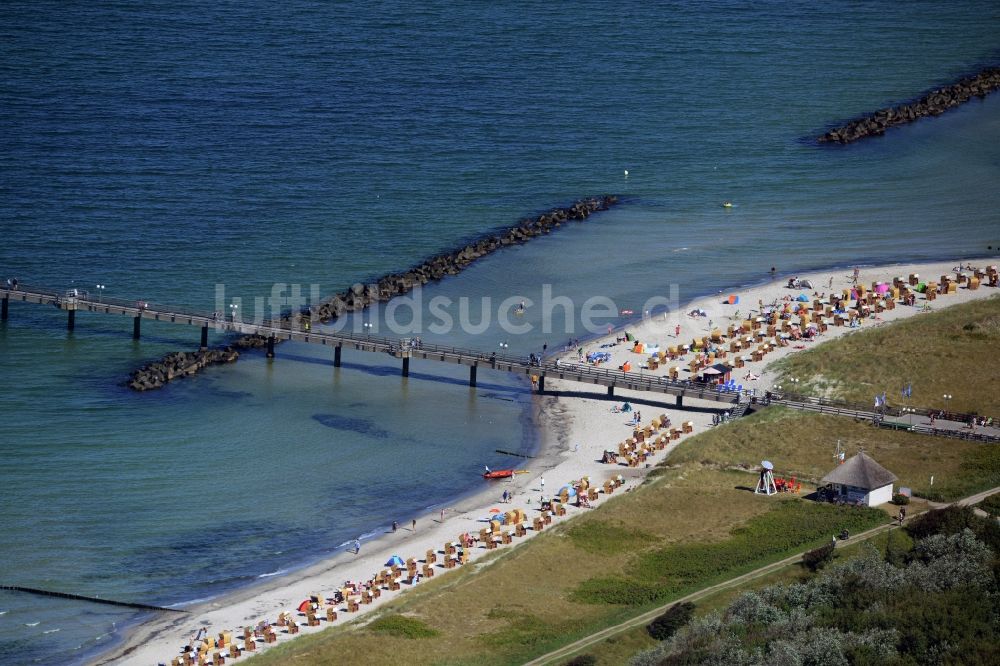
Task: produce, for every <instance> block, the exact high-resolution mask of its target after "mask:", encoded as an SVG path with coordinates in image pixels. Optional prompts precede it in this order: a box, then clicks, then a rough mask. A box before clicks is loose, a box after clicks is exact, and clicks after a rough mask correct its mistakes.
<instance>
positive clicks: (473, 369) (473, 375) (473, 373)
mask: <svg viewBox="0 0 1000 666" xmlns="http://www.w3.org/2000/svg"><path fill="white" fill-rule="evenodd" d="M475 385H476V366H475V365H470V366H469V386H475Z"/></svg>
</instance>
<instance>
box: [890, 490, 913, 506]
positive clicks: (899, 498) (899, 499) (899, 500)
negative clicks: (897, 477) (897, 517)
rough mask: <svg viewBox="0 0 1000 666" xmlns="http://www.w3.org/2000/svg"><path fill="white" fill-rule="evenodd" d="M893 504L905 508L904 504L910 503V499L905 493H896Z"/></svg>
mask: <svg viewBox="0 0 1000 666" xmlns="http://www.w3.org/2000/svg"><path fill="white" fill-rule="evenodd" d="M892 503H893V504H897V505H899V506H903V505H904V504H909V503H910V498H909V497H907V496H906V495H904V494H903V493H895V494H894V495H893V496H892Z"/></svg>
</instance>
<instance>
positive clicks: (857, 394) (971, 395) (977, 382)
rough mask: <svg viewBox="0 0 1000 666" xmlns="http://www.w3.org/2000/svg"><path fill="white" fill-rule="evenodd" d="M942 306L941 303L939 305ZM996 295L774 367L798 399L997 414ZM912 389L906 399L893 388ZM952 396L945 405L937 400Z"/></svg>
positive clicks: (999, 300)
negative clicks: (879, 401) (882, 401)
mask: <svg viewBox="0 0 1000 666" xmlns="http://www.w3.org/2000/svg"><path fill="white" fill-rule="evenodd" d="M944 303H947V300H946V299H944ZM998 345H1000V297H998V296H993V297H992V298H988V299H983V300H978V301H973V302H970V303H964V304H961V305H955V306H952V307H946V308H944V309H942V310H938V311H935V312H932V313H930V314H921V315H918V316H916V317H912V318H910V319H907V320H904V321H900V322H896V323H894V324H892V325H891V326H880V327H878V328H869V329H867V330H862V331H858V332H856V333H852V334H850V335H847V336H844V337H843V338H841V339H839V340H834V341H831V342H829V343H826V344H822V345H818V346H817V347H815V348H813V349H810V350H807V351H804V352H802V353H801V354H792V355H790V356H788V357H786V358H784V359H783V360H781V361H779V362H778V364H777V366H776V368H777V369H778V370H779V371H780V373H781V379H782V380H787V378H789V377H795V378H796V379H798V380H799V381H800V382H801V384H800V386H801V388H800V389H799V391H800V392H802V393H809V394H825V395H830V396H831V397H836V398H841V399H844V400H849V401H853V402H861V403H864V404H869V403H870V402H871V400H872V396H873V395H875V394H881V393H882V392H883V391H885V392H886V393H887V395H888V398H889V403H890V404H907V403H908V404H913V405H918V406H921V407H929V408H931V409H946V410H950V411H959V412H969V413H978V414H985V415H995V416H1000V354H996V353H990V350H991V349H994V350H995V349H996V348H997V346H998ZM908 384H912V385H913V396H912V397H911V398H909V399H907V400H905V401H903V400H902V398H901V395H900V390H901V389H902V388H903V387H904V386H907V385H908ZM945 394H948V395H951V396H953V397H952V399H951V400H948V401H945V400H944V399H943V398H942V396H943V395H945Z"/></svg>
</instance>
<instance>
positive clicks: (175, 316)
mask: <svg viewBox="0 0 1000 666" xmlns="http://www.w3.org/2000/svg"><path fill="white" fill-rule="evenodd" d="M0 299H2V316H3V320H5V321H6V320H7V319H8V317H9V307H8V304H9V301H15V302H23V303H34V304H39V305H49V306H53V307H56V308H59V309H60V310H63V311H65V312H66V314H67V328H68V330H71V331H72V330H74V328H75V327H76V313H77V312H90V313H96V314H103V315H111V316H118V317H130V318H132V337H133V338H134V339H136V340H138V339H139V338H140V335H141V332H142V321H143V320H150V321H161V322H169V323H171V324H181V325H184V326H196V327H200V328H201V347H202V348H205V347H207V346H208V331H209V329H210V328H211V329H215V330H216V331H220V332H229V333H235V334H240V335H259V336H262V337H264V338H265V339H266V340H267V351H266V354H267V356H268V358H274V356H275V350H274V346H275V343H276V342H278V341H281V340H290V341H294V342H303V343H305V344H311V345H323V346H326V347H331V348H332V349H333V364H334V365H335V366H337V367H339V366H340V364H341V351H342V349H343V348H345V347H346V348H348V349H353V350H355V351H361V352H369V353H375V354H388V355H390V356H393V357H395V358H398V359H400V361H401V365H402V368H401V374H402V376H404V377H405V376H408V375H409V372H410V359H413V358H416V359H421V360H425V361H437V362H441V363H453V364H457V365H464V366H467V367H468V368H469V385H470V386H475V385H476V380H477V374H478V370H479V369H480V368H482V369H486V370H495V371H501V372H508V373H513V374H518V375H524V376H527V377H531V378H533V379H535V380H536V382H537V384H536V385H537V388H538V392H539V393H544V392H545V380H546V378H553V379H561V380H566V381H572V382H578V383H581V384H591V385H598V386H604V387H606V388H607V392H608V395H614V391H615V389H616V388H620V389H627V390H630V391H643V392H651V393H662V394H666V395H672V396H674V397H675V399H676V404H677V405H678V406H682V405H683V401H684V399H685V398H693V399H698V400H709V401H712V402H717V403H726V404H736V403H738V402H740V401H741V398H742V400H743V401H746V400H748V399H749V394H748V393H747V392H745V391H744V392H743V393H739V392H736V391H722V390H720V389H719V388H718V387H716V386H711V385H706V384H700V383H695V382H689V381H683V380H673V379H669V378H667V377H662V376H658V375H652V374H643V373H641V372H638V373H637V372H623V371H621V370H612V369H603V368H596V367H593V366H591V365H586V364H576V363H572V364H571V363H560V364H556V363H555V362H554V361H547V360H542V361H536V362H534V363H532V362H530V361H529V359H528V358H524V357H515V356H510V355H507V354H497V353H495V352H484V351H480V350H475V349H463V348H459V347H448V346H446V345H436V344H426V343H422V342H420V343H418V342H416V341H414V340H413V339H409V338H384V337H375V336H369V335H360V334H352V333H345V332H326V331H312V330H307V329H306V328H305V327H301V326H299V325H298V324H297V323H293V322H292V321H286V320H265V321H263V322H260V323H247V322H243V321H240V320H239V319H235V320H234V319H233V318H232V317H229V318H227V317H225V316H224V315H220V314H219V313H210V312H202V311H197V310H191V309H188V308H183V307H175V306H166V305H158V304H153V303H148V302H146V301H141V300H136V301H127V300H122V299H115V298H105V297H103V295H102V296H99V297H96V298H95V297H94V296H93V295H90V294H87V293H86V292H82V291H79V290H76V289H70V290H68V291H67V290H63V291H59V290H53V289H46V288H40V287H35V286H28V285H21V284H19V285H17V287H16V288H14V287H8V286H7V285H0Z"/></svg>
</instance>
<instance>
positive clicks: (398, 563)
mask: <svg viewBox="0 0 1000 666" xmlns="http://www.w3.org/2000/svg"><path fill="white" fill-rule="evenodd" d="M394 564H395V565H396V566H397V567H405V566H406V562H404V561H403V558H402V557H400V556H399V555H393V556H392V557H390V558H389V561H388V562H386V563H385V566H387V567H391V566H392V565H394Z"/></svg>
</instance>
